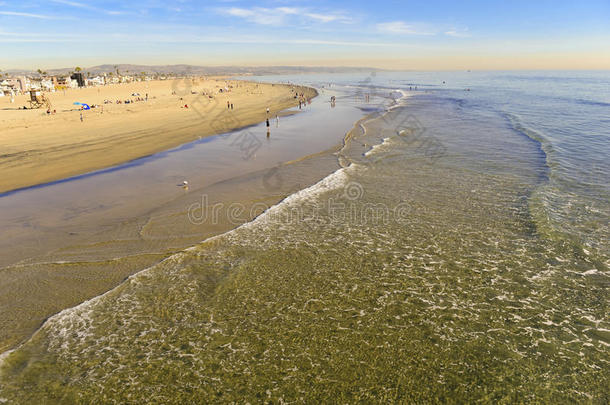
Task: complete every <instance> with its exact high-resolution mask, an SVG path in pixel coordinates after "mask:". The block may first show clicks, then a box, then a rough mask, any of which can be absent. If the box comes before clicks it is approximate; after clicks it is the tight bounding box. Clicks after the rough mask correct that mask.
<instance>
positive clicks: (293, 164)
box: [0, 111, 387, 375]
mask: <svg viewBox="0 0 610 405" xmlns="http://www.w3.org/2000/svg"><path fill="white" fill-rule="evenodd" d="M386 112H387V111H386ZM383 114H385V112H384V113H382V114H381V115H379V114H378V113H369V114H367V115H365V116H363V117H362V118H360V119H359V120H358V121H356V122H354V123H353V126H352V127H351V128H350V130H349V131H347V133H346V134H345V136H344V137H343V142H342V144H338V145H337V146H336V148H332V149H329V150H323V151H319V152H317V153H313V154H308V155H305V156H302V157H300V158H298V159H294V160H291V161H287V162H284V163H282V164H281V165H280V166H281V167H284V168H285V167H288V168H292V169H296V168H297V165H298V164H300V163H305V162H307V161H310V160H312V159H316V158H320V157H322V158H324V157H329V156H332V159H333V160H334V161H335V162H336V167H334V168H333V169H331V170H327V171H325V174H324V175H323V176H322V177H321V178H318V179H316V180H314V181H313V182H311V183H310V184H307V185H304V186H303V187H302V188H301V189H298V190H293V191H292V192H289V193H288V194H287V195H285V196H283V197H282V198H279V199H278V198H275V201H274V202H273V203H272V204H270V206H269V207H268V208H267V209H266V210H265V211H263V212H261V213H260V214H258V215H257V216H256V217H254V218H251V219H250V220H249V221H247V222H245V223H242V224H239V225H235V226H233V227H231V228H230V229H227V230H225V231H223V232H219V233H216V234H213V235H211V236H209V237H207V238H205V239H203V240H200V241H198V242H196V243H195V244H193V245H191V246H188V247H185V248H183V249H180V250H178V251H176V252H174V253H171V254H169V255H167V256H165V257H163V258H162V259H160V260H158V261H156V262H155V263H153V264H152V265H150V266H147V267H144V268H142V269H140V270H138V271H136V272H134V273H132V274H130V275H129V276H127V277H125V278H124V279H123V280H122V281H121V282H120V283H118V284H116V285H114V286H112V287H111V288H109V289H108V290H106V291H104V292H103V293H101V294H98V295H96V296H93V297H90V298H88V299H86V300H84V301H82V302H80V303H78V304H77V305H74V306H71V307H67V308H64V309H62V310H60V311H59V312H56V313H53V314H50V315H49V316H47V317H46V318H45V320H44V321H43V323H42V324H41V325H40V326H39V327H38V328H36V329H35V330H34V331H33V332H32V333H31V334H30V335H29V336H27V337H26V338H25V339H24V340H22V341H20V342H18V343H17V344H16V345H14V346H13V347H9V348H7V349H6V350H4V351H0V375H1V372H2V368H3V366H4V364H5V361H6V360H7V358H8V357H9V356H10V355H11V354H12V353H13V352H16V351H17V350H19V349H20V348H22V347H23V346H24V345H26V344H27V343H28V342H29V341H31V340H32V339H33V338H35V336H36V335H37V334H39V333H40V332H41V331H42V330H43V328H44V327H45V326H46V325H47V323H48V322H52V321H53V320H57V319H60V318H62V317H64V316H70V314H71V313H73V312H75V311H77V310H79V309H81V308H85V307H88V306H89V305H94V304H95V303H96V302H97V301H98V300H100V299H103V298H104V297H105V296H107V295H109V294H112V293H113V292H115V291H117V290H118V289H120V288H122V287H123V286H125V285H126V284H127V283H129V282H130V281H131V280H134V279H136V278H137V277H138V276H141V275H143V274H145V273H146V272H147V271H150V270H152V269H154V268H155V267H156V266H159V265H161V264H162V263H164V262H166V261H168V260H170V259H173V258H178V257H180V255H184V254H185V253H188V252H190V251H193V250H195V249H196V248H197V247H199V246H201V245H204V244H208V243H210V242H212V243H213V242H214V241H216V240H217V239H219V238H222V237H224V236H226V235H230V234H231V233H233V232H235V231H237V230H238V229H240V228H243V227H248V226H252V225H253V224H255V223H256V222H257V221H261V220H264V217H265V216H266V215H269V212H270V211H272V210H274V209H277V207H278V206H280V205H281V204H283V203H288V202H289V201H291V200H290V199H291V198H294V197H295V196H297V195H298V194H299V193H303V192H306V191H307V190H309V189H313V188H315V187H316V186H318V185H319V184H322V183H323V182H324V181H325V180H326V179H327V178H328V177H329V176H333V175H335V174H336V173H337V172H338V171H340V170H345V169H346V167H344V166H342V165H341V163H340V156H339V155H340V153H341V151H342V150H343V149H344V148H346V147H347V146H348V143H349V141H350V140H351V139H353V134H354V131H360V130H361V129H362V125H363V123H366V122H369V121H372V120H375V119H378V118H380V117H381V116H383ZM347 167H349V166H347ZM14 266H15V265H10V266H8V267H7V268H10V267H14Z"/></svg>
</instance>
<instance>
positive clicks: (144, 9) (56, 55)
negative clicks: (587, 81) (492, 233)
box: [0, 0, 610, 70]
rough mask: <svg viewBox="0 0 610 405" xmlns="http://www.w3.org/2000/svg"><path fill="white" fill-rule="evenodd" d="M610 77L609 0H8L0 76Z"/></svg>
mask: <svg viewBox="0 0 610 405" xmlns="http://www.w3.org/2000/svg"><path fill="white" fill-rule="evenodd" d="M101 63H110V64H115V63H138V64H140V63H141V64H175V63H191V64H203V65H224V64H238V65H276V64H283V65H333V66H338V65H351V66H376V67H388V68H413V69H440V70H443V69H463V68H483V69H502V68H506V69H512V68H566V69H571V68H606V69H610V0H603V1H602V0H600V1H597V0H591V1H586V0H585V1H562V0H558V1H546V0H540V1H536V0H529V1H521V0H516V1H480V0H478V1H474V0H471V1H468V0H466V1H434V0H428V1H409V0H406V1H382V0H380V1H358V0H353V1H345V0H339V1H335V2H332V3H331V2H328V1H318V0H309V1H292V0H269V1H240V0H217V1H189V0H166V1H161V0H133V1H129V2H125V1H114V0H105V1H98V0H93V1H77V0H47V1H28V0H20V1H16V0H0V69H11V68H38V67H41V68H43V69H48V68H54V67H68V66H73V65H81V66H92V65H96V64H101Z"/></svg>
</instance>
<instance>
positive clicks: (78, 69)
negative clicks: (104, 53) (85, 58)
mask: <svg viewBox="0 0 610 405" xmlns="http://www.w3.org/2000/svg"><path fill="white" fill-rule="evenodd" d="M81 70H83V69H81V68H80V66H77V67H75V68H74V71H75V72H80V71H81Z"/></svg>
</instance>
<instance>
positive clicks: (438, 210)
mask: <svg viewBox="0 0 610 405" xmlns="http://www.w3.org/2000/svg"><path fill="white" fill-rule="evenodd" d="M337 159H338V160H339V162H340V163H341V165H342V166H343V168H342V169H340V170H338V171H336V172H334V173H332V174H330V175H329V176H327V177H326V178H324V179H323V180H321V181H320V182H319V183H317V184H315V185H313V186H311V187H308V188H305V189H303V190H301V191H299V192H297V193H295V194H293V195H291V196H290V197H288V198H287V199H285V200H284V201H283V202H281V203H280V204H278V205H276V206H274V207H271V208H270V209H269V210H267V211H266V212H265V213H264V214H262V215H261V216H259V217H258V218H257V219H256V220H254V221H253V222H250V223H247V224H245V225H242V226H240V227H239V228H237V229H235V230H233V231H231V232H229V233H226V234H224V235H221V236H218V237H215V238H212V239H209V240H207V241H205V242H203V243H201V244H198V245H195V246H193V247H192V248H190V249H188V250H186V251H184V252H181V253H178V254H176V255H174V256H171V257H170V258H168V259H166V260H165V261H163V262H162V263H161V264H159V265H156V266H154V267H152V268H150V269H147V270H145V271H142V272H140V273H138V274H137V275H135V276H132V277H131V278H129V279H128V280H127V281H126V282H125V283H123V284H122V285H120V286H119V287H117V288H116V289H114V290H112V291H110V292H108V293H107V294H105V295H103V296H100V297H98V298H95V299H93V300H91V301H89V302H86V303H84V304H82V305H80V306H78V307H75V308H72V309H69V310H66V311H63V312H61V313H60V314H58V315H56V316H54V317H52V318H51V319H50V320H49V321H48V322H47V323H46V324H45V325H44V326H43V327H42V328H41V329H40V330H39V331H38V332H37V333H36V334H35V335H34V336H33V337H32V339H30V340H29V341H28V342H27V343H25V344H24V345H23V346H21V347H20V348H19V349H17V350H16V351H15V352H12V353H10V354H9V355H7V356H5V358H4V363H3V365H2V369H1V370H2V376H1V378H0V398H2V400H0V401H4V402H10V403H13V402H14V403H41V404H43V403H133V404H136V403H137V404H141V403H176V404H184V403H218V402H222V403H233V402H235V403H439V402H443V403H465V402H467V403H551V402H556V403H574V402H576V403H596V404H597V403H599V404H602V403H608V402H609V400H610V390H609V389H608V387H609V386H610V381H609V372H608V370H609V369H610V367H609V366H610V364H609V362H610V356H609V355H608V353H609V352H608V349H609V345H610V328H609V325H608V323H609V322H608V268H607V263H608V256H607V253H608V252H607V251H605V250H604V246H605V243H606V242H605V240H604V239H603V237H600V236H599V235H602V236H603V235H605V233H604V232H607V229H606V230H604V229H600V225H599V224H595V225H594V228H593V229H596V230H597V231H596V232H597V235H598V236H597V237H596V238H593V239H594V240H595V241H596V243H589V244H587V243H586V240H585V241H584V242H583V238H581V237H579V236H578V234H577V233H573V234H572V235H571V236H570V235H567V234H566V232H565V229H561V228H557V227H554V226H553V215H554V214H553V212H552V211H548V206H547V201H548V200H547V197H548V194H544V191H545V190H546V189H547V188H548V187H549V179H550V178H552V177H553V176H554V175H555V174H554V173H552V170H553V168H552V167H550V166H549V165H548V164H547V158H546V154H545V153H544V150H543V146H541V144H540V142H538V141H537V140H536V139H532V138H531V137H528V136H525V135H524V133H523V131H519V130H515V126H514V125H512V124H511V121H510V119H507V118H506V116H504V115H502V114H498V113H497V112H493V111H492V112H490V111H483V110H475V109H470V110H469V109H467V108H466V107H465V106H464V105H461V104H460V103H456V102H455V100H451V99H441V98H438V97H435V96H421V97H419V98H415V99H414V100H407V101H406V102H405V103H404V104H402V105H401V104H399V105H397V106H395V108H393V109H392V110H391V111H390V112H388V113H386V114H382V115H380V114H375V115H373V116H371V117H370V119H368V120H367V121H365V122H364V123H363V126H362V127H361V130H360V131H356V132H355V133H354V134H353V136H352V137H351V138H349V139H348V140H347V141H346V145H345V147H344V148H343V149H342V150H341V151H340V152H339V153H338V156H337ZM555 198H558V197H555ZM604 209H605V208H604ZM545 210H546V211H545ZM578 223H579V224H582V223H583V221H582V220H580V221H578ZM601 227H602V228H603V224H602V225H601Z"/></svg>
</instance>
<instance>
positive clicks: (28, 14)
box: [0, 11, 55, 20]
mask: <svg viewBox="0 0 610 405" xmlns="http://www.w3.org/2000/svg"><path fill="white" fill-rule="evenodd" d="M0 15H10V16H15V17H29V18H40V19H43V20H52V19H54V18H55V17H53V16H50V15H42V14H30V13H20V12H17V11H0Z"/></svg>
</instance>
